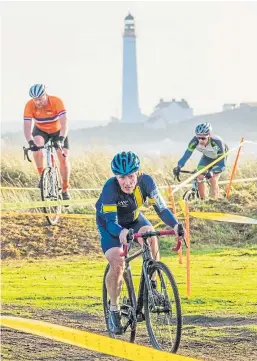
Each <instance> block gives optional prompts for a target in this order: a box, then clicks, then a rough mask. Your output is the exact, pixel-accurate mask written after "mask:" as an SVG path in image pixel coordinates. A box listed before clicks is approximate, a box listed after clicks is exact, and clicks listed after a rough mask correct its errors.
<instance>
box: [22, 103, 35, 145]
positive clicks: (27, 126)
mask: <svg viewBox="0 0 257 361" xmlns="http://www.w3.org/2000/svg"><path fill="white" fill-rule="evenodd" d="M32 119H33V111H32V108H31V102H30V101H29V102H27V104H26V105H25V109H24V126H23V129H24V135H25V138H26V140H27V141H30V140H32V139H33V137H32V134H31V126H32Z"/></svg>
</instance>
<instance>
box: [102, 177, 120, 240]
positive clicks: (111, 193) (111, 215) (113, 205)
mask: <svg viewBox="0 0 257 361" xmlns="http://www.w3.org/2000/svg"><path fill="white" fill-rule="evenodd" d="M102 203H103V205H102V213H103V216H104V218H105V220H106V227H107V230H108V231H109V232H110V233H111V234H112V235H113V236H119V235H120V232H121V231H122V230H123V227H121V226H120V225H119V223H118V214H117V191H116V190H115V187H113V185H112V184H110V183H109V182H107V183H106V184H105V185H104V188H103V192H102Z"/></svg>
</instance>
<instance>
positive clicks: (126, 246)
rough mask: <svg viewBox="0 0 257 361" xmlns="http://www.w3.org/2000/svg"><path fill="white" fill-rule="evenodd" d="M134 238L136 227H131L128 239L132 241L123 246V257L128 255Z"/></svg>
mask: <svg viewBox="0 0 257 361" xmlns="http://www.w3.org/2000/svg"><path fill="white" fill-rule="evenodd" d="M133 239H134V229H132V228H130V229H129V231H128V234H127V241H128V242H130V244H129V245H124V246H123V252H121V254H120V256H121V257H126V256H127V254H128V251H129V248H130V247H131V245H132V241H133Z"/></svg>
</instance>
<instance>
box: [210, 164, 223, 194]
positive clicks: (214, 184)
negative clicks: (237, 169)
mask: <svg viewBox="0 0 257 361" xmlns="http://www.w3.org/2000/svg"><path fill="white" fill-rule="evenodd" d="M211 170H212V171H213V173H214V175H213V177H212V178H211V179H210V183H211V197H212V198H213V199H217V198H219V178H220V176H221V173H222V172H223V171H224V170H225V163H224V161H223V160H221V161H219V162H218V163H217V164H215V165H214V167H212V169H211Z"/></svg>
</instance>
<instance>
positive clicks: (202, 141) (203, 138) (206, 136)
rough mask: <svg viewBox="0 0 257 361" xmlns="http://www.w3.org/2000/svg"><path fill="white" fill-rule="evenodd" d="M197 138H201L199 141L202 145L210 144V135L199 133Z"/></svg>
mask: <svg viewBox="0 0 257 361" xmlns="http://www.w3.org/2000/svg"><path fill="white" fill-rule="evenodd" d="M197 139H198V140H199V143H200V144H201V145H204V146H206V145H207V144H208V142H209V135H205V136H204V135H202V136H201V135H197Z"/></svg>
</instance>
